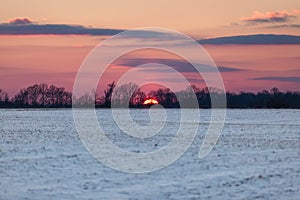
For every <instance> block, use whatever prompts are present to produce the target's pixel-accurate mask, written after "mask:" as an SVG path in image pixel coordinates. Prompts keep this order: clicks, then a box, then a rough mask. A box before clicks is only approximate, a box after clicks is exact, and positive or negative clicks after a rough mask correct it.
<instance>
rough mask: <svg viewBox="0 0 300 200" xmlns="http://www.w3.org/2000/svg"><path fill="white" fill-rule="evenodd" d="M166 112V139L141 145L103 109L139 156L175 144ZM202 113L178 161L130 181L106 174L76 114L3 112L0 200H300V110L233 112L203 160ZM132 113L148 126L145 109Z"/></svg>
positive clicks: (174, 122)
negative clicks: (78, 127)
mask: <svg viewBox="0 0 300 200" xmlns="http://www.w3.org/2000/svg"><path fill="white" fill-rule="evenodd" d="M119 112H122V110H120V111H119ZM167 113H168V117H167V121H166V123H165V127H164V128H163V129H162V130H161V133H159V134H158V135H156V136H154V137H153V138H151V139H146V140H143V141H139V140H138V139H132V138H131V137H129V136H127V135H125V134H122V131H121V130H119V129H118V128H117V127H116V126H115V124H114V123H113V121H112V120H109V119H110V116H111V115H110V110H106V109H100V110H97V116H98V119H99V121H100V123H102V124H104V127H105V130H106V132H107V137H108V138H110V139H111V140H112V141H113V142H114V143H115V144H116V145H118V146H120V147H121V148H125V149H127V150H130V151H133V152H147V151H151V150H155V149H158V148H161V147H163V146H164V145H166V144H167V143H168V142H169V141H170V139H171V138H172V137H173V136H174V135H173V134H174V132H175V131H174V130H176V128H178V115H177V113H178V110H176V109H170V110H168V111H167ZM200 113H201V118H200V119H199V125H200V128H199V130H198V132H197V135H196V138H195V140H194V142H193V143H192V145H191V146H190V148H189V149H188V150H187V151H186V152H185V154H183V156H182V157H180V159H178V160H177V161H176V162H175V163H173V164H172V165H170V166H168V167H166V168H163V169H161V170H158V171H154V172H151V173H142V174H132V173H125V172H121V171H118V170H115V169H111V168H109V167H107V166H106V165H104V164H102V163H101V162H99V161H98V160H97V159H95V158H94V157H93V156H92V155H91V154H90V153H89V152H88V151H87V150H86V149H85V147H84V146H83V144H82V142H81V140H80V138H79V136H78V134H77V132H76V128H75V125H74V121H73V116H72V110H71V109H59V110H55V109H50V110H38V109H37V110H30V109H29V110H4V109H3V110H0V199H163V198H164V199H166V198H168V199H193V198H201V199H203V198H213V199H241V198H242V199H298V198H299V196H300V110H264V109H260V110H253V109H248V110H238V109H236V110H227V118H226V122H225V126H224V129H223V132H222V135H221V137H220V138H219V140H218V143H217V145H216V146H215V147H214V149H213V150H212V151H211V152H210V154H209V155H208V156H207V157H205V158H204V159H199V158H198V156H197V155H198V151H199V147H200V146H201V144H202V139H203V137H204V134H205V130H206V128H207V126H208V121H209V117H210V110H201V111H200ZM131 114H132V116H133V118H134V119H135V120H136V121H138V120H140V122H145V121H146V122H147V120H148V118H147V110H146V109H144V110H139V109H137V110H134V109H132V110H131ZM182 123H185V122H184V121H183V122H182ZM173 129H174V130H173ZM118 159H122V158H118Z"/></svg>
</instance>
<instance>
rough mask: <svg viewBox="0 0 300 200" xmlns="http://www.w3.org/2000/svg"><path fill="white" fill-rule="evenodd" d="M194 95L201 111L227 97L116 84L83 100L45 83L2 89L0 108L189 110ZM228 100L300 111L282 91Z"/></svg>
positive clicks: (298, 95)
mask: <svg viewBox="0 0 300 200" xmlns="http://www.w3.org/2000/svg"><path fill="white" fill-rule="evenodd" d="M194 95H196V99H197V104H198V106H199V108H211V98H218V97H219V95H224V94H223V93H222V92H221V91H220V90H218V89H215V88H207V87H205V88H199V87H197V86H195V85H193V86H191V87H188V88H186V89H185V90H181V91H178V92H172V91H171V90H170V89H168V88H161V89H158V90H153V91H150V92H148V93H147V94H146V93H145V92H143V91H142V90H141V89H140V88H139V86H138V85H137V84H135V83H127V84H124V85H121V86H119V87H116V84H115V82H112V83H110V84H108V85H107V88H106V89H105V90H104V91H103V94H102V95H99V94H98V93H96V92H90V93H86V94H85V95H83V96H81V97H72V93H71V92H69V91H66V89H65V88H63V87H56V86H54V85H50V86H48V85H47V84H44V83H42V84H34V85H32V86H29V87H27V88H24V89H21V90H20V92H19V93H17V94H16V95H14V96H13V97H12V98H10V97H9V95H8V94H7V93H6V92H5V91H3V90H1V89H0V108H71V107H72V103H74V105H76V106H78V107H90V106H95V107H96V108H111V107H120V108H122V107H126V108H127V107H131V108H145V107H147V106H145V105H143V102H144V101H145V100H146V99H149V98H152V99H156V100H157V101H158V102H159V103H160V104H161V105H162V106H163V107H165V108H180V107H181V108H189V107H191V104H190V102H192V101H193V100H195V96H194ZM178 99H180V101H179V100H178ZM226 99H227V108H296V109H299V108H300V92H298V91H287V92H283V91H280V90H279V89H278V88H272V89H271V90H263V91H260V92H257V93H253V92H244V91H242V92H239V93H234V92H226Z"/></svg>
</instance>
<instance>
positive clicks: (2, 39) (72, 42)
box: [0, 0, 300, 95]
mask: <svg viewBox="0 0 300 200" xmlns="http://www.w3.org/2000/svg"><path fill="white" fill-rule="evenodd" d="M140 27H162V28H168V29H172V30H175V31H179V32H181V33H183V34H186V35H187V36H189V37H191V38H193V39H195V40H197V41H199V42H200V43H201V41H204V39H207V38H220V37H226V36H237V35H254V34H275V35H283V34H284V35H293V36H300V1H298V0H276V1H275V0H254V1H251V2H246V1H240V0H227V1H219V0H210V1H201V0H197V1H196V0H195V1H192V0H190V1H176V0H174V1H166V0H161V1H143V0H138V1H135V0H132V1H99V0H89V1H69V0H66V1H58V0H54V1H34V0H27V1H25V0H24V1H22V0H18V1H17V0H11V1H4V2H2V3H1V7H0V88H1V89H3V90H5V91H7V92H8V93H9V94H10V95H14V94H16V93H17V92H18V91H19V90H20V89H21V88H24V87H27V86H29V85H31V84H34V83H42V82H43V83H47V84H55V85H58V86H63V87H65V88H66V89H68V90H70V91H71V90H72V87H73V83H74V79H75V77H76V73H77V72H78V69H79V67H80V65H81V64H82V63H83V61H84V59H85V58H86V56H87V55H88V54H89V53H90V51H91V50H92V49H93V48H94V47H95V46H96V45H98V44H99V43H100V42H102V41H104V40H105V39H107V38H109V37H111V36H113V35H115V34H117V33H120V32H122V31H124V30H130V29H134V28H140ZM270 37H271V36H270V35H265V36H264V38H263V39H262V40H261V39H260V40H259V38H258V37H252V38H251V42H250V43H249V40H250V39H249V38H242V41H248V42H236V41H238V39H237V38H236V37H231V40H230V42H229V43H228V42H227V43H226V44H224V39H222V40H221V41H223V43H222V42H220V40H218V42H217V43H210V42H207V43H203V47H204V49H205V50H206V51H207V52H208V53H209V55H210V56H211V58H212V59H213V61H214V62H215V64H216V65H217V66H218V67H219V70H220V72H221V75H222V77H223V80H224V84H225V88H226V90H229V91H235V92H238V91H241V90H246V91H260V90H263V89H271V88H272V87H278V88H279V89H281V90H284V91H286V90H300V89H299V88H300V66H299V63H300V56H299V53H298V52H300V42H299V37H296V38H291V39H285V38H283V37H281V36H280V37H278V38H275V39H272V38H271V39H270ZM146 39H147V38H145V40H146ZM268 39H270V41H271V42H270V43H268V44H265V42H262V41H267V40H268ZM232 41H235V42H232ZM278 41H283V42H280V44H279V43H278ZM127 42H129V41H127ZM134 59H136V60H135V62H133V61H132V60H134ZM140 60H143V62H140ZM174 60H175V61H176V62H177V63H174V62H173V61H174ZM129 61H130V62H129ZM150 61H151V62H153V61H156V62H163V63H164V64H169V65H172V67H173V68H174V69H176V70H177V71H179V72H181V73H182V74H184V75H185V76H186V77H187V78H188V79H189V80H190V81H191V82H192V84H199V85H200V86H203V82H201V80H199V79H198V78H197V79H196V78H195V76H196V74H195V73H194V72H193V71H189V70H186V69H185V68H188V66H187V65H186V64H182V63H183V62H182V59H179V58H178V57H176V56H175V57H172V56H170V55H167V54H166V53H162V52H153V51H144V52H139V53H132V54H130V55H128V56H124V57H123V61H122V60H119V61H116V62H115V63H114V65H115V66H113V65H112V66H111V69H110V70H108V72H107V75H106V76H105V77H103V79H104V80H101V81H103V84H106V83H108V82H110V81H114V80H115V79H117V78H118V77H120V76H121V74H122V73H124V72H126V70H128V69H129V68H128V67H132V66H128V65H136V64H141V63H146V62H150ZM149 71H150V70H148V74H147V76H149V77H150V76H151V77H152V80H153V81H154V82H155V79H154V78H155V77H156V78H157V80H162V79H163V80H164V81H165V82H167V81H168V80H170V82H173V83H172V84H175V85H178V83H176V81H174V79H173V78H172V75H170V74H167V73H162V72H161V70H152V73H150V72H149ZM200 79H201V78H200ZM171 80H172V81H171ZM132 81H133V82H134V80H132Z"/></svg>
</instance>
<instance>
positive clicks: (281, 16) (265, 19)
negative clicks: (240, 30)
mask: <svg viewBox="0 0 300 200" xmlns="http://www.w3.org/2000/svg"><path fill="white" fill-rule="evenodd" d="M298 14H300V10H293V11H292V12H288V11H286V10H282V11H274V12H265V13H261V12H258V11H255V12H254V13H253V15H252V16H251V17H242V18H241V20H242V21H246V22H250V23H276V22H288V21H290V20H291V19H293V18H296V15H298Z"/></svg>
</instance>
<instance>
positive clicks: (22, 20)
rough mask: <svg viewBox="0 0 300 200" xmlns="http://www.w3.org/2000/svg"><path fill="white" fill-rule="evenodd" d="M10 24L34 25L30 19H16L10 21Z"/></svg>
mask: <svg viewBox="0 0 300 200" xmlns="http://www.w3.org/2000/svg"><path fill="white" fill-rule="evenodd" d="M8 23H9V24H13V25H24V24H32V21H31V20H30V19H28V18H14V19H9V20H8Z"/></svg>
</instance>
